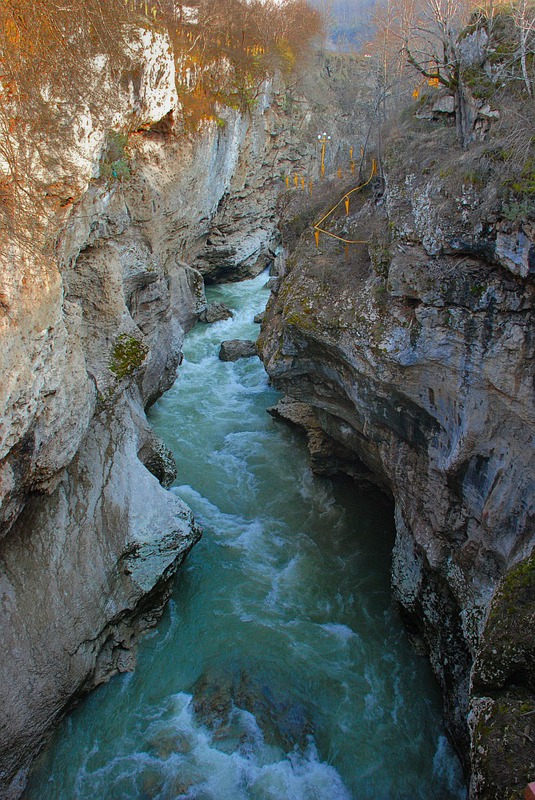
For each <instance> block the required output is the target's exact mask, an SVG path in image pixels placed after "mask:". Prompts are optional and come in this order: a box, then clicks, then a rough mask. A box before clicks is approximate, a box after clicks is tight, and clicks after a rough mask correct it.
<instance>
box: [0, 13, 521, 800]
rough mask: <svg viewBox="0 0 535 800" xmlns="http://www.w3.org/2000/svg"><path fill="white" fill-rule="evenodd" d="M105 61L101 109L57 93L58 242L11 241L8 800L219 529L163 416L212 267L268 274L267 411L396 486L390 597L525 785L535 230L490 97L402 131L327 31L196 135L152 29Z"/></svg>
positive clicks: (263, 351) (40, 165)
mask: <svg viewBox="0 0 535 800" xmlns="http://www.w3.org/2000/svg"><path fill="white" fill-rule="evenodd" d="M88 69H89V72H90V76H89V77H90V83H91V91H92V92H93V93H95V94H98V93H99V92H103V91H104V90H103V88H102V87H103V86H104V87H105V91H106V95H107V100H106V104H105V110H104V112H101V113H99V115H96V114H95V113H94V110H93V107H92V102H91V96H90V95H88V98H87V104H86V105H85V107H77V108H75V109H72V108H67V107H65V105H64V104H62V102H61V98H54V102H55V105H56V110H57V114H58V125H59V127H60V128H61V126H64V128H65V130H67V129H68V131H69V134H68V135H67V134H65V136H64V139H63V141H62V145H61V148H62V149H61V158H59V159H56V160H55V161H54V162H53V163H52V164H50V163H49V162H48V161H47V158H46V153H45V155H43V146H42V142H38V143H35V146H34V147H30V148H29V150H30V155H29V156H28V158H30V160H31V163H32V170H33V171H34V173H36V174H39V176H40V179H41V181H42V185H43V186H46V191H45V192H44V194H43V197H42V198H41V202H42V206H39V207H37V206H36V211H35V213H36V217H40V218H42V219H44V218H45V217H46V224H45V227H46V238H47V242H48V246H47V249H45V250H37V251H35V250H32V248H31V246H28V243H27V242H26V241H21V240H20V239H17V237H16V236H12V237H10V238H9V237H8V240H7V241H6V242H4V246H3V248H2V252H1V260H2V286H1V288H0V331H1V337H2V347H1V351H0V371H1V375H2V380H1V383H0V404H1V405H0V408H1V421H0V522H1V529H0V596H1V598H2V603H1V628H2V641H3V647H2V653H1V655H0V671H1V673H0V674H1V676H2V681H1V685H0V706H1V708H2V718H1V720H0V795H1V796H2V797H5V798H6V800H14V799H15V798H19V797H20V796H21V795H22V793H23V791H24V788H25V785H26V781H27V776H28V771H29V769H30V766H31V764H32V763H33V760H34V758H35V756H36V754H37V753H38V752H39V751H40V750H41V749H42V747H43V746H44V744H45V743H46V742H47V741H48V739H49V737H50V734H51V731H52V730H53V729H54V727H55V726H56V725H57V723H58V722H59V720H60V719H61V718H62V717H63V716H64V715H65V713H66V712H67V711H68V710H69V708H71V707H72V706H73V704H75V703H76V702H77V700H78V699H79V698H80V697H82V696H83V695H85V694H87V693H88V692H90V691H91V690H92V689H94V688H95V687H96V686H98V685H99V684H102V683H103V682H105V681H107V680H108V679H109V678H110V677H112V676H113V675H114V674H117V673H120V672H127V671H129V670H132V669H133V668H134V665H135V653H136V647H137V643H138V639H139V637H140V635H141V634H142V633H143V632H145V631H146V630H147V629H148V628H150V627H153V626H154V625H155V624H156V622H157V620H158V618H159V616H160V615H161V613H162V610H163V608H164V606H165V603H166V601H167V600H168V598H169V596H170V593H171V589H172V585H173V581H174V579H175V576H176V579H177V580H178V581H180V578H181V570H180V566H181V564H182V562H183V561H184V559H185V558H186V555H187V554H188V552H189V551H190V550H191V548H192V547H194V545H195V544H196V543H197V542H198V541H199V538H200V536H201V531H200V527H199V525H198V524H197V523H196V521H195V519H194V517H193V514H192V512H191V511H190V509H189V508H188V507H187V505H186V504H185V503H184V502H183V501H182V500H181V499H180V498H179V497H178V496H177V495H176V494H175V493H172V492H169V491H168V487H169V486H170V485H171V484H172V483H173V481H174V479H175V477H176V469H175V466H174V462H173V457H172V455H171V454H170V453H169V451H168V448H167V447H166V445H164V443H163V442H162V441H161V439H160V438H159V437H158V436H157V435H156V433H155V432H154V430H153V428H152V426H151V424H150V423H149V421H148V420H147V417H146V411H147V409H149V408H150V407H151V406H152V405H153V404H154V403H155V401H156V400H158V398H160V397H161V396H162V395H163V394H164V392H166V391H167V390H168V389H170V387H171V386H172V385H173V383H174V381H175V378H176V374H177V371H178V373H179V374H180V365H181V363H182V347H183V342H184V337H185V335H186V333H187V332H188V331H190V330H191V329H192V328H193V327H194V326H195V324H196V323H197V321H198V319H199V317H200V316H201V314H202V313H203V312H205V311H206V309H207V300H206V296H205V284H206V285H209V284H216V283H225V282H228V281H241V280H242V279H245V278H251V277H254V276H258V275H260V273H261V272H262V271H263V270H264V269H265V268H266V267H269V269H270V274H271V282H270V286H271V295H270V299H269V302H268V305H267V309H266V312H265V314H264V316H263V320H262V325H261V332H260V337H259V340H258V345H257V349H258V353H259V355H260V357H261V359H262V361H263V362H264V365H265V369H266V371H267V373H268V375H269V378H270V381H271V383H272V385H273V387H274V388H275V389H277V390H278V391H279V392H281V393H282V394H283V398H282V399H281V400H279V402H278V404H277V406H276V407H275V409H274V410H273V411H272V413H273V414H275V415H276V416H277V417H280V418H282V419H284V420H287V421H289V422H290V423H291V424H292V425H297V426H298V427H299V428H302V429H303V430H304V431H305V433H306V435H307V440H308V444H309V450H310V458H311V464H312V467H313V469H314V470H316V471H317V472H318V473H320V474H326V475H336V474H339V473H343V474H345V475H348V476H350V478H351V479H352V480H353V481H354V482H355V485H356V486H358V487H365V488H366V487H373V489H372V491H376V489H377V488H378V489H379V490H380V492H382V493H383V494H384V495H385V496H387V497H388V498H390V499H392V500H393V503H394V514H395V528H396V534H395V544H394V548H393V556H392V590H393V594H394V598H395V601H396V603H397V604H398V605H399V608H400V611H401V615H402V617H403V620H404V622H405V624H406V626H407V630H408V632H409V634H410V636H411V639H412V641H413V644H414V646H415V647H416V648H418V649H419V650H420V651H421V652H423V653H425V654H426V657H428V658H429V660H430V662H431V665H432V669H433V672H434V674H435V675H436V677H437V680H438V683H439V686H440V689H441V691H442V696H443V700H444V715H445V720H446V727H447V729H448V732H449V734H450V737H451V740H452V742H453V743H454V745H455V747H456V749H457V751H458V753H459V754H460V757H461V760H462V761H463V765H464V768H465V770H466V775H467V776H469V777H468V780H469V782H470V787H469V794H470V798H471V799H472V800H476V799H477V798H479V799H480V800H503V799H504V798H507V800H509V798H511V799H512V798H516V797H521V796H522V792H523V788H524V786H525V785H526V783H528V782H529V781H530V780H533V779H535V749H534V747H533V738H534V737H535V725H534V724H533V719H534V718H533V716H530V715H531V714H533V713H535V706H534V692H535V669H534V666H533V664H534V653H533V649H534V645H533V630H534V623H535V578H534V576H535V560H534V559H535V556H534V555H533V541H534V534H535V531H534V502H535V492H534V473H535V470H534V446H533V445H534V442H535V409H534V392H533V389H534V367H533V351H534V345H535V342H534V333H533V300H534V293H535V288H534V274H535V222H534V221H533V217H530V215H529V214H527V215H526V214H521V213H520V212H519V213H518V214H516V215H514V214H512V212H511V209H509V213H506V211H504V209H503V207H502V206H501V205H500V203H501V200H500V197H499V194H498V188H499V187H498V183H497V182H496V181H494V178H493V172H492V159H493V158H494V156H493V153H492V152H490V149H489V147H488V146H487V144H486V141H487V139H486V137H487V136H488V135H489V130H490V129H491V128H492V125H494V124H495V119H496V116H493V113H494V110H493V108H491V107H490V106H489V105H488V103H486V102H483V101H481V100H479V101H476V100H474V99H473V98H472V113H473V128H474V131H476V134H475V136H474V143H473V146H472V147H470V148H468V149H466V150H463V149H461V148H460V147H459V146H458V143H457V142H456V132H455V125H454V123H453V114H452V111H453V109H450V108H449V106H448V104H447V103H445V102H444V99H443V97H442V95H441V94H440V91H437V92H435V94H433V93H432V94H431V97H430V99H429V98H428V99H427V100H426V101H425V102H422V103H421V104H420V105H419V106H418V107H417V108H411V109H410V110H409V111H407V112H406V113H404V114H403V115H402V116H401V117H400V119H399V120H398V122H397V123H396V124H395V125H393V126H392V128H391V130H389V132H388V136H384V139H383V138H381V137H379V135H378V125H377V118H376V116H374V112H373V109H374V107H375V105H376V93H377V86H376V76H375V75H374V74H373V72H372V71H371V70H370V63H369V61H368V60H367V59H366V57H365V56H364V55H361V56H351V57H349V56H348V57H345V56H340V55H337V54H325V53H312V54H309V56H308V61H306V63H304V64H303V65H301V66H299V67H297V68H296V71H295V72H293V73H292V72H287V73H286V74H283V73H282V72H281V71H280V70H278V71H274V73H273V75H271V76H270V77H269V78H266V79H265V80H263V81H261V82H259V84H258V86H257V92H256V96H255V98H254V103H250V107H249V108H233V107H230V106H225V105H224V104H220V105H219V106H218V111H217V117H214V118H210V119H207V120H205V121H204V122H202V124H201V125H200V127H199V129H198V130H195V131H191V130H188V129H187V127H186V126H185V125H184V109H183V105H182V104H181V100H180V98H179V96H178V94H177V88H176V86H177V69H178V66H177V60H176V57H175V55H174V54H173V51H172V48H171V47H170V42H169V39H168V37H167V35H166V34H165V33H164V32H161V31H158V30H152V29H150V28H141V29H139V30H137V31H135V32H132V34H131V51H130V53H129V61H128V64H126V65H124V66H123V67H122V72H121V75H120V78H119V79H118V78H117V74H115V73H113V71H112V70H111V69H108V67H107V65H106V64H103V63H102V61H95V63H93V64H91V65H89V68H88ZM108 95H109V97H108ZM323 131H328V132H329V136H330V137H331V139H330V140H329V144H328V147H326V148H324V152H323V156H322V154H321V145H320V144H319V143H318V133H320V134H321V132H323ZM380 139H381V140H380ZM361 145H362V156H359V159H356V158H355V161H354V160H353V155H352V154H351V155H349V153H350V148H354V152H355V155H357V154H358V153H359V152H360V147H361ZM44 149H45V150H46V137H45V146H44ZM351 153H353V151H351ZM379 155H380V164H379V169H377V167H374V164H377V161H378V160H379ZM322 158H324V159H325V166H326V170H325V172H326V175H325V177H323V178H322V176H321V159H322ZM496 158H497V157H496ZM125 164H126V165H127V166H126V167H125ZM123 168H125V169H127V172H128V174H127V176H126V177H124V179H122V178H121V175H120V174H117V173H118V171H119V172H120V170H121V169H123ZM485 170H486V171H485ZM359 171H360V175H359ZM368 178H369V182H368ZM360 183H362V184H366V186H364V187H363V189H362V191H360V192H358V193H355V194H352V195H351V198H349V200H348V203H347V208H346V204H345V203H344V202H343V200H344V198H345V197H346V196H347V197H348V196H349V193H350V192H352V190H353V189H354V187H355V186H356V185H358V184H360ZM44 207H46V213H45V211H43V208H44ZM333 208H334V212H333V215H332V217H330V222H329V226H328V231H327V232H325V231H323V230H321V231H319V230H318V221H319V220H321V219H322V218H325V215H326V214H327V213H328V211H329V210H330V209H333ZM325 224H327V223H325ZM320 227H321V226H320ZM314 230H316V231H317V232H318V236H317V237H316V238H317V240H316V238H315V236H314ZM333 234H334V236H333ZM336 237H337V238H336ZM346 240H348V241H349V242H350V243H349V244H348V245H347V246H345V241H346ZM355 241H358V242H359V243H358V244H355V243H353V242H355Z"/></svg>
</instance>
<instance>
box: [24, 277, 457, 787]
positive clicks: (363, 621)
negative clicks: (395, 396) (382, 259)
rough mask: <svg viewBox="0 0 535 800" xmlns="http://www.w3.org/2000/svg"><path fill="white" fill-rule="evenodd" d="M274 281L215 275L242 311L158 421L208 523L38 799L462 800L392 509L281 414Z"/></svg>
mask: <svg viewBox="0 0 535 800" xmlns="http://www.w3.org/2000/svg"><path fill="white" fill-rule="evenodd" d="M265 282H266V276H265V275H261V276H259V277H258V278H256V279H254V280H252V281H246V282H244V283H241V284H234V285H228V286H222V287H215V288H213V289H210V290H209V292H208V294H209V299H210V300H223V301H224V302H225V303H227V304H228V305H229V306H230V307H231V308H233V310H234V312H235V315H234V318H233V319H232V320H227V321H224V322H218V323H216V324H214V325H211V326H207V325H198V326H197V327H196V328H195V330H194V331H193V332H192V333H190V334H189V335H188V337H187V339H186V343H185V360H184V364H183V366H182V367H181V370H180V377H179V379H178V380H177V382H176V384H175V386H174V388H173V389H171V390H170V391H169V392H168V393H167V394H166V395H165V396H164V397H163V398H162V399H161V400H160V401H159V402H158V403H157V404H156V406H155V407H154V408H153V409H152V411H151V413H150V418H151V421H152V424H153V425H154V427H155V429H156V430H157V432H158V433H159V434H160V436H161V437H162V438H163V439H164V440H165V441H166V443H167V444H168V446H169V447H170V448H171V449H172V451H173V453H174V455H175V458H176V461H177V465H178V480H177V481H176V483H175V486H174V487H173V488H172V489H171V491H173V492H177V493H178V494H179V495H180V496H181V497H182V498H183V499H184V500H185V501H186V502H187V503H188V504H189V505H190V506H191V508H192V509H193V511H194V513H195V515H196V517H197V519H198V521H199V522H200V524H201V525H202V526H203V528H204V537H203V539H202V541H201V542H200V544H199V545H197V547H196V548H195V549H194V550H193V551H192V552H191V553H190V555H189V557H188V559H187V561H186V563H185V565H184V567H183V568H182V570H181V571H180V573H179V575H178V580H177V585H176V588H175V591H174V594H173V598H172V600H171V602H170V604H169V607H168V609H167V611H166V613H165V615H164V618H163V620H162V621H161V623H160V624H159V625H158V627H157V629H156V630H155V631H153V632H152V633H150V634H149V635H148V636H146V637H145V638H144V639H143V641H142V642H141V645H140V648H139V659H138V666H137V669H136V671H135V672H134V673H132V674H128V675H122V676H118V677H116V678H114V679H113V680H112V681H111V682H110V683H109V684H108V685H106V686H103V687H101V688H100V689H99V690H97V691H96V692H94V693H93V694H91V695H90V696H89V697H87V698H86V699H85V700H84V701H83V702H82V703H80V705H79V706H78V707H77V708H76V709H75V710H74V712H73V713H72V714H70V715H69V717H68V718H67V719H66V720H65V721H64V723H63V724H62V725H61V727H60V729H59V730H58V732H57V734H56V735H55V737H54V740H53V742H52V744H51V746H50V747H49V748H48V749H47V751H46V752H45V753H44V754H43V755H42V757H41V758H40V761H39V764H38V766H37V768H36V769H35V770H34V773H33V776H32V780H31V783H30V786H29V789H28V791H27V793H26V795H25V797H26V798H27V799H28V800H175V798H188V800H189V799H191V800H193V799H194V798H195V800H246V799H247V800H248V799H249V798H251V799H252V800H349V798H353V799H354V800H417V799H419V798H421V800H424V798H425V800H460V799H461V798H464V797H465V791H464V788H463V784H462V777H461V773H460V768H459V765H458V762H457V760H456V758H455V756H454V754H453V752H452V750H451V748H450V746H449V744H448V742H447V740H446V738H445V734H444V730H443V726H442V723H441V713H440V697H439V694H438V690H437V687H436V685H435V683H434V680H433V677H432V675H431V671H430V668H429V665H428V664H427V662H426V661H425V659H423V658H422V657H420V656H418V655H416V654H415V653H414V652H413V651H412V649H411V647H410V645H409V644H408V642H407V639H406V636H405V634H404V632H403V629H402V626H401V623H400V620H399V617H398V615H397V613H396V610H395V608H394V606H393V603H392V599H391V594H390V581H389V568H390V552H391V548H392V543H393V535H394V532H393V521H392V509H391V507H390V506H389V505H388V503H387V502H385V500H384V499H383V498H382V497H381V496H380V495H379V494H376V495H369V494H359V492H357V491H356V489H355V488H354V487H353V486H352V485H351V484H350V483H349V482H344V481H341V482H332V481H330V480H327V479H323V478H317V477H314V476H313V475H312V474H311V472H310V469H309V466H308V461H307V454H306V448H305V445H304V443H303V441H302V439H301V437H300V436H299V435H298V434H297V433H296V432H295V431H293V430H292V429H290V428H288V427H287V426H286V425H284V424H283V423H281V422H277V421H275V420H273V419H272V418H271V417H270V416H269V415H268V414H267V413H266V408H268V407H269V406H271V405H273V404H274V403H275V402H276V401H277V394H276V392H275V391H274V390H272V389H271V388H270V387H269V386H268V383H267V378H266V375H265V372H264V370H263V368H262V365H261V363H260V361H259V360H258V359H256V358H254V359H243V360H240V361H237V362H235V363H224V362H221V361H219V360H218V357H217V354H218V350H219V343H220V342H221V341H222V340H223V339H232V338H255V337H256V336H257V334H258V325H255V324H254V323H253V317H254V315H255V314H256V313H257V312H259V311H260V310H262V308H263V307H264V305H265V303H266V301H267V297H268V292H267V290H266V289H265V288H263V287H264V284H265Z"/></svg>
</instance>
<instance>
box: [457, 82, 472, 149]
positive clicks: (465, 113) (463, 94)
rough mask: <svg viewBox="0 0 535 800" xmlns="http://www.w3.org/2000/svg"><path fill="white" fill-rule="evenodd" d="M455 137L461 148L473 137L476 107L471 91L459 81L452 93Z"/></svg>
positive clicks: (465, 146)
mask: <svg viewBox="0 0 535 800" xmlns="http://www.w3.org/2000/svg"><path fill="white" fill-rule="evenodd" d="M454 100H455V125H456V129H457V138H458V140H459V143H460V145H461V147H462V148H463V150H466V149H467V147H468V145H469V144H470V143H471V142H472V141H473V139H474V125H475V121H476V108H475V104H474V98H473V97H472V94H471V92H470V91H469V90H468V89H467V87H466V86H464V85H463V83H462V82H461V81H459V83H458V85H457V88H456V90H455V94H454Z"/></svg>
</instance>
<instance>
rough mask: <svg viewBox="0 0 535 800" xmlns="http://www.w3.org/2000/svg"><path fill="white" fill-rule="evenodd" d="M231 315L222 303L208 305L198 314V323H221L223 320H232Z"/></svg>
mask: <svg viewBox="0 0 535 800" xmlns="http://www.w3.org/2000/svg"><path fill="white" fill-rule="evenodd" d="M233 316H234V315H233V313H232V311H231V310H230V308H229V307H228V306H226V305H225V304H224V303H210V304H209V305H208V306H207V307H206V308H205V309H204V311H201V313H200V314H199V322H207V323H208V324H209V325H211V324H212V323H214V322H221V320H224V319H232V317H233Z"/></svg>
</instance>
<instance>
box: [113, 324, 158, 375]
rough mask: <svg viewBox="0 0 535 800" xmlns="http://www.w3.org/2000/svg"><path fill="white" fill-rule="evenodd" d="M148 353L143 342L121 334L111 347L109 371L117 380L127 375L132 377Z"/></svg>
mask: <svg viewBox="0 0 535 800" xmlns="http://www.w3.org/2000/svg"><path fill="white" fill-rule="evenodd" d="M148 352H149V348H148V347H147V345H146V344H144V342H141V341H140V340H139V339H136V338H135V336H130V335H129V334H127V333H121V334H120V336H118V337H117V341H116V342H115V345H114V346H113V350H112V354H111V362H110V365H109V368H110V371H111V372H113V374H114V375H115V376H116V377H117V378H119V380H121V379H122V378H126V376H127V375H132V373H133V372H135V370H136V369H137V368H138V367H140V366H141V365H142V364H143V362H144V361H145V358H146V357H147V353H148Z"/></svg>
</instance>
